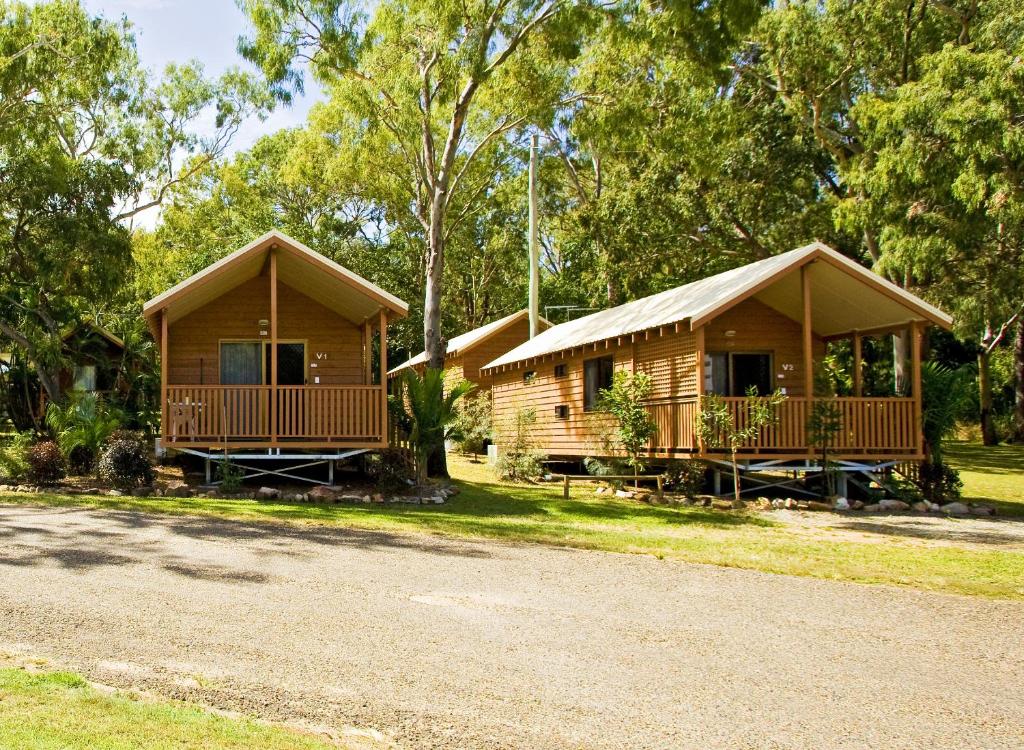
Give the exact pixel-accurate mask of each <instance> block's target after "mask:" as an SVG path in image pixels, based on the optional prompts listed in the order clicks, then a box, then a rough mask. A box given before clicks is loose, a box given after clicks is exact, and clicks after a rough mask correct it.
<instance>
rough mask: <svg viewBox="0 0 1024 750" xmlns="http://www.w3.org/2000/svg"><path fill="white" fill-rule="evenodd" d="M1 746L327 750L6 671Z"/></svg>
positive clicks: (267, 729) (80, 685) (259, 727)
mask: <svg viewBox="0 0 1024 750" xmlns="http://www.w3.org/2000/svg"><path fill="white" fill-rule="evenodd" d="M0 747H3V748H31V749H32V750H50V749H51V748H52V750H58V749H59V750H78V749H79V748H81V750H129V749H132V748H148V749H149V750H164V749H166V750H170V749H171V748H176V749H178V748H204V750H228V749H230V748H238V750H243V749H244V748H252V747H259V748H261V750H274V749H275V748H280V749H281V750H284V749H285V748H288V750H326V748H329V747H335V748H336V747H337V746H336V745H329V744H326V743H325V742H322V741H320V740H318V739H315V738H313V737H312V736H309V735H306V734H300V733H298V732H295V731H290V730H288V729H285V728H283V727H276V726H270V725H268V724H262V723H259V722H256V721H253V720H250V719H239V718H229V717H227V716H223V715H219V714H215V713H212V712H209V711H206V710H204V709H202V708H199V707H197V706H192V705H189V704H186V703H179V702H170V701H159V702H157V701H149V700H140V699H137V698H133V697H131V696H130V695H126V694H123V693H114V694H110V695H108V694H105V693H102V692H100V691H98V690H96V689H94V688H92V687H90V686H89V685H88V684H87V683H86V682H85V681H84V680H83V679H82V678H81V677H79V676H77V675H75V674H70V673H68V672H50V673H34V672H27V671H25V670H24V669H12V668H0Z"/></svg>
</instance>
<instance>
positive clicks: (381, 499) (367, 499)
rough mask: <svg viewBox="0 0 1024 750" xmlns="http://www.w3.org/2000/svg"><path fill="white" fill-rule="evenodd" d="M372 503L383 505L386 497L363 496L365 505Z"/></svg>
mask: <svg viewBox="0 0 1024 750" xmlns="http://www.w3.org/2000/svg"><path fill="white" fill-rule="evenodd" d="M371 501H373V502H375V503H382V502H384V496H383V495H373V496H372V497H371V496H370V495H363V502H364V503H368V502H371Z"/></svg>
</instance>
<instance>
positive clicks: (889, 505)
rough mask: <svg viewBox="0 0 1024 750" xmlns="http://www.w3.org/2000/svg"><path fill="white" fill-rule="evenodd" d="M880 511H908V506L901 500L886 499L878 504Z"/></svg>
mask: <svg viewBox="0 0 1024 750" xmlns="http://www.w3.org/2000/svg"><path fill="white" fill-rule="evenodd" d="M878 505H879V506H880V507H881V508H882V510H910V506H909V505H908V504H907V503H905V502H903V501H902V500H893V499H890V498H886V499H885V500H882V501H881V502H879V503H878Z"/></svg>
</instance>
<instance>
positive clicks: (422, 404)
mask: <svg viewBox="0 0 1024 750" xmlns="http://www.w3.org/2000/svg"><path fill="white" fill-rule="evenodd" d="M444 376H445V373H444V370H438V369H435V368H433V367H428V368H427V369H426V370H424V371H423V374H422V375H420V374H419V373H418V372H416V371H415V370H413V369H411V368H410V369H408V370H406V372H405V374H404V375H403V376H402V380H401V383H402V390H403V399H402V403H403V405H404V406H405V409H406V412H407V414H408V416H409V423H410V425H411V429H410V430H409V441H410V442H411V443H412V445H413V451H414V452H415V453H416V478H417V480H418V481H419V482H420V483H421V484H422V483H424V482H426V480H427V461H428V459H429V458H430V454H431V453H433V452H434V451H435V450H441V451H443V450H444V441H445V440H446V439H447V438H448V437H449V436H450V435H451V433H452V431H453V430H454V428H455V417H456V414H457V410H456V403H457V402H458V401H459V399H460V398H462V397H463V396H465V395H466V394H467V393H469V392H470V391H471V390H473V388H474V387H475V386H474V385H473V384H472V383H470V382H469V381H468V380H463V381H462V382H460V383H458V384H457V385H455V386H454V387H453V388H452V389H451V390H450V391H448V392H447V393H445V391H444V380H445V377H444Z"/></svg>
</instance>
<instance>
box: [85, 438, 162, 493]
mask: <svg viewBox="0 0 1024 750" xmlns="http://www.w3.org/2000/svg"><path fill="white" fill-rule="evenodd" d="M96 473H97V474H98V475H99V477H100V479H103V480H105V481H107V482H110V483H111V484H112V485H114V487H116V488H118V489H120V490H130V489H133V488H135V487H139V486H142V485H146V484H150V483H151V482H152V481H153V479H154V478H155V476H156V474H155V472H154V470H153V462H152V461H151V460H150V458H149V450H148V449H147V447H146V443H145V441H144V440H143V439H142V437H141V436H140V435H138V434H136V433H133V432H127V431H125V430H120V431H118V432H116V433H115V434H114V435H113V436H111V438H110V440H109V441H107V444H106V446H105V447H104V449H103V453H102V455H101V456H100V460H99V464H98V465H97V472H96Z"/></svg>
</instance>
